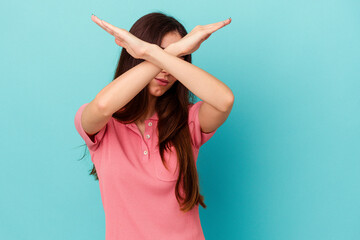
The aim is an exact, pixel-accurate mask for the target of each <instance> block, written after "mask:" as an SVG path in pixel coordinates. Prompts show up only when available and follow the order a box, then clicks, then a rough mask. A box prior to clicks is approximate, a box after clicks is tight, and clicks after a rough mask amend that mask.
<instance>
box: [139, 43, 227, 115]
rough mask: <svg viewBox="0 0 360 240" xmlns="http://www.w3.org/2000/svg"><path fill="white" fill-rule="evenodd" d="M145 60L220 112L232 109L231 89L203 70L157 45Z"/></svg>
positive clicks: (153, 46) (149, 50) (151, 47)
mask: <svg viewBox="0 0 360 240" xmlns="http://www.w3.org/2000/svg"><path fill="white" fill-rule="evenodd" d="M172 46H173V48H174V50H176V45H175V44H173V45H169V46H168V47H167V48H169V49H170V48H171V47H172ZM144 60H146V61H149V62H151V63H153V64H155V65H157V66H158V67H160V68H161V69H164V70H165V71H167V72H169V73H170V74H171V75H172V76H174V77H175V78H176V79H177V80H178V81H180V82H181V83H182V84H183V85H184V86H185V87H186V88H187V89H189V90H190V91H191V92H192V93H194V94H195V95H196V96H197V97H199V98H200V99H201V100H203V101H205V102H207V103H209V104H210V105H212V106H213V107H214V108H216V109H218V110H219V111H227V110H228V109H229V108H231V105H232V104H233V101H234V95H233V93H232V91H231V89H230V88H229V87H228V86H226V85H225V84H224V83H223V82H221V81H220V80H219V79H217V78H216V77H214V76H213V75H211V74H210V73H208V72H206V71H204V70H202V69H201V68H199V67H197V66H195V65H193V64H191V63H189V62H187V61H185V60H183V59H180V58H178V57H176V56H174V55H172V54H169V53H167V52H166V51H164V50H163V49H161V48H160V47H159V46H158V45H156V44H151V46H150V47H149V48H148V51H147V52H146V54H145V56H144Z"/></svg>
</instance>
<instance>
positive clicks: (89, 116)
mask: <svg viewBox="0 0 360 240" xmlns="http://www.w3.org/2000/svg"><path fill="white" fill-rule="evenodd" d="M92 20H93V21H94V22H95V23H96V24H98V25H99V26H100V27H101V28H103V29H104V30H105V31H106V32H108V33H109V34H111V35H112V36H114V37H115V43H116V44H118V45H119V46H121V47H123V48H125V49H126V51H127V52H128V53H129V54H130V55H131V56H133V57H134V58H137V59H144V60H146V61H144V62H142V63H140V64H138V65H137V66H135V67H133V68H132V69H130V70H128V71H127V72H125V73H124V74H122V75H121V76H119V77H118V78H117V79H115V80H114V81H112V82H111V83H110V84H108V85H107V86H106V87H105V88H104V89H102V90H101V91H100V92H99V93H98V94H97V96H96V98H95V99H94V100H93V101H91V102H90V103H89V104H88V105H87V106H86V108H85V109H84V111H83V114H82V126H83V128H84V130H85V132H87V133H88V134H89V135H90V136H91V135H93V134H96V133H97V132H98V131H99V130H100V129H102V127H103V126H104V125H105V124H106V123H107V122H108V120H109V119H110V118H111V115H112V114H113V113H114V112H116V111H117V110H118V109H120V108H122V107H123V106H125V105H126V104H127V103H128V102H129V101H130V100H131V99H132V98H133V97H134V96H136V94H137V93H138V92H140V91H141V90H142V89H143V88H144V87H146V86H148V91H149V92H150V93H151V94H150V95H151V96H150V98H151V99H152V100H151V99H150V100H151V102H150V103H151V108H150V109H149V111H148V114H147V116H146V118H148V117H150V116H151V115H152V114H153V111H154V104H155V101H154V100H153V99H156V97H157V96H160V95H161V94H163V93H164V92H165V91H166V90H167V89H168V88H170V87H171V86H169V85H168V86H166V87H163V86H161V87H159V86H157V85H156V84H155V83H156V81H155V80H154V78H155V77H156V76H159V77H166V76H167V77H169V78H171V80H175V79H177V80H178V81H180V82H181V83H182V84H183V85H184V86H185V87H187V88H188V89H189V90H190V91H191V92H193V93H194V94H195V95H196V96H198V97H199V98H200V99H202V100H203V101H204V103H203V104H202V105H201V107H200V110H199V121H200V125H201V129H202V131H203V132H212V131H214V130H215V129H217V128H218V127H219V126H220V125H221V124H222V123H223V122H224V121H225V120H226V118H227V117H228V115H229V113H230V111H231V108H232V105H233V102H234V95H233V93H232V91H231V90H230V88H228V87H227V86H226V85H225V84H224V83H223V82H221V81H220V80H219V79H217V78H216V77H214V76H213V75H211V74H209V73H208V72H206V71H204V70H202V69H200V68H198V67H197V66H195V65H193V64H191V63H188V62H186V61H184V60H183V59H181V58H180V57H181V56H184V55H187V54H191V53H193V52H194V51H196V50H197V49H198V48H199V47H200V45H201V44H202V42H203V41H205V40H206V39H208V38H209V37H210V35H211V34H212V33H214V32H215V31H217V30H219V29H220V28H222V27H224V26H226V25H228V24H229V23H230V22H231V19H230V18H229V19H227V20H225V21H220V22H217V23H212V24H208V25H198V26H196V27H195V28H194V29H193V30H192V31H191V32H190V33H188V34H187V35H186V36H185V37H183V38H181V39H179V37H177V36H176V34H175V35H174V34H173V35H169V36H166V38H165V37H164V38H163V43H162V44H164V46H163V47H165V49H162V48H161V47H159V46H158V45H156V44H150V43H148V42H145V41H143V40H141V39H139V38H137V37H135V36H134V35H133V34H131V33H130V32H128V31H127V30H125V29H122V28H118V27H115V26H113V25H111V24H110V23H108V22H106V21H104V20H100V19H99V18H97V17H95V16H92ZM176 40H177V41H176ZM170 75H171V76H170ZM154 81H155V83H154ZM166 88H167V89H166ZM146 118H145V119H146Z"/></svg>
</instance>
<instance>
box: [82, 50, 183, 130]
mask: <svg viewBox="0 0 360 240" xmlns="http://www.w3.org/2000/svg"><path fill="white" fill-rule="evenodd" d="M163 51H166V52H167V53H168V54H171V55H172V56H174V57H178V56H180V53H179V51H178V49H177V48H175V47H172V48H171V49H169V48H168V47H167V48H165V49H164V50H163ZM160 71H161V68H159V67H158V66H156V65H154V64H152V63H150V62H148V61H144V62H142V63H140V64H138V65H136V66H135V67H133V68H131V69H129V70H128V71H126V72H125V73H123V74H121V75H120V76H119V77H117V78H116V79H115V80H113V81H112V82H111V83H109V84H108V85H107V86H106V87H104V88H103V89H102V90H101V91H100V92H99V93H98V94H97V95H96V97H95V98H94V99H93V100H92V101H91V102H90V103H89V104H88V105H87V106H86V107H85V108H84V110H83V113H82V118H81V124H82V127H83V129H84V130H85V132H86V133H88V134H89V135H90V136H91V135H93V134H95V133H97V132H99V131H100V130H101V129H102V128H103V127H104V126H105V125H106V123H107V122H108V121H109V119H110V118H111V116H112V114H113V113H114V112H116V111H117V110H119V109H120V108H122V107H123V106H125V105H126V104H127V103H128V102H130V100H132V99H133V98H134V97H135V96H136V95H137V94H138V93H139V92H140V91H141V90H142V89H143V88H144V87H145V86H146V85H147V84H148V83H149V82H150V81H151V80H152V79H153V78H154V77H156V76H157V75H158V74H159V73H160Z"/></svg>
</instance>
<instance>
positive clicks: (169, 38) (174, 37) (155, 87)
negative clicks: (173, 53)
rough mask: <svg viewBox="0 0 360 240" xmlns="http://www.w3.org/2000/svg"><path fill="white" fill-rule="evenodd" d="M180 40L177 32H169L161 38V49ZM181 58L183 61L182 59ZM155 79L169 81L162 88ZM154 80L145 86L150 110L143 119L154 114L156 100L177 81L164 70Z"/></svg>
mask: <svg viewBox="0 0 360 240" xmlns="http://www.w3.org/2000/svg"><path fill="white" fill-rule="evenodd" d="M181 38H182V37H181V35H180V34H179V33H178V32H177V31H176V32H170V33H168V34H166V35H165V36H164V37H163V39H162V42H161V48H163V49H165V48H166V47H168V46H169V45H170V44H172V43H176V42H178V41H179V40H180V39H181ZM181 58H182V59H183V58H184V57H181ZM155 78H161V79H166V80H168V81H169V84H168V85H166V86H162V85H160V84H159V83H158V81H157V80H156V79H155ZM155 78H153V79H152V80H151V81H150V83H149V84H148V85H147V89H148V92H149V105H150V110H149V114H147V116H146V117H145V118H144V119H147V118H149V117H151V116H152V115H153V114H154V112H155V103H156V98H157V97H159V96H161V95H163V94H164V93H165V92H166V91H167V90H169V89H170V88H171V86H172V85H173V84H174V83H175V82H176V81H177V79H176V78H175V77H174V76H172V75H171V74H170V73H169V72H167V71H166V70H164V69H163V70H161V72H160V73H159V74H158V75H156V77H155ZM144 119H142V120H141V121H139V124H141V123H143V121H144Z"/></svg>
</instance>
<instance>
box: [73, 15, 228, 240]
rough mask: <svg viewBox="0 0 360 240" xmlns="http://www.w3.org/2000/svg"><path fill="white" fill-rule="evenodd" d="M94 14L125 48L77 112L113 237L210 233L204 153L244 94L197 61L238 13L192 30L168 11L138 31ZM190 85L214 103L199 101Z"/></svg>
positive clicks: (139, 24)
mask: <svg viewBox="0 0 360 240" xmlns="http://www.w3.org/2000/svg"><path fill="white" fill-rule="evenodd" d="M91 18H92V20H93V21H94V22H95V23H96V24H97V25H99V26H100V27H101V28H103V29H104V30H105V31H106V32H108V33H110V34H111V35H112V36H114V37H115V42H116V44H118V45H119V46H121V47H123V49H122V52H121V55H120V59H119V63H118V66H117V70H116V73H115V77H114V80H113V81H112V82H111V83H110V84H108V85H107V86H106V87H105V88H103V89H102V90H101V91H100V92H99V93H98V94H97V95H96V97H95V98H94V99H93V100H92V101H91V102H89V103H85V104H83V105H82V106H81V107H80V108H79V109H78V111H77V113H76V115H75V127H76V129H77V131H78V133H79V134H80V136H81V137H82V138H83V139H84V141H85V143H86V145H87V147H88V148H89V152H90V154H91V161H92V162H93V163H94V169H93V173H94V174H96V176H97V177H98V180H99V186H100V192H101V197H102V201H103V205H104V211H105V220H106V221H105V222H106V240H119V239H167V240H171V239H181V240H186V239H205V238H204V235H203V231H202V228H201V224H200V219H199V211H198V205H199V204H200V205H202V206H203V207H204V208H206V205H205V204H204V200H203V199H204V198H203V196H202V195H201V194H200V191H199V182H198V175H197V170H196V160H197V156H198V153H199V149H200V146H201V145H203V144H204V143H205V142H206V141H207V140H208V139H210V138H211V137H212V136H213V135H214V133H215V132H216V129H217V128H218V127H219V126H221V125H222V124H223V123H224V122H225V120H226V119H227V117H228V115H229V114H230V111H231V108H232V105H233V102H234V95H233V94H232V91H231V90H230V89H229V88H228V87H227V86H226V85H225V84H224V83H222V82H221V81H220V80H218V79H217V78H215V77H214V76H212V75H211V74H209V73H207V72H205V71H204V70H202V69H200V68H198V67H196V66H194V65H192V64H191V53H193V52H194V51H196V50H197V49H198V48H199V47H200V44H201V43H202V42H203V41H204V40H206V39H207V38H208V37H209V36H210V35H211V34H212V33H213V32H215V31H217V30H218V29H220V28H222V27H224V26H226V25H228V24H229V23H230V22H231V19H227V20H225V21H221V22H218V23H213V24H208V25H204V26H196V27H195V28H194V29H193V30H192V31H191V32H190V33H189V34H187V32H186V30H185V28H184V27H183V25H181V24H180V23H179V22H178V21H177V20H176V19H174V18H173V17H170V16H167V15H165V14H163V13H159V12H156V13H150V14H147V15H145V16H143V17H141V18H140V19H139V20H137V21H136V22H135V24H134V25H133V26H132V27H131V29H130V31H126V30H125V29H122V28H118V27H115V26H113V25H111V24H110V23H108V22H106V21H104V20H100V19H99V18H97V17H96V16H92V17H91ZM189 90H190V91H191V92H192V93H194V94H195V95H196V96H198V97H199V98H200V99H204V101H199V102H197V103H195V104H192V103H191V102H189V96H192V95H191V94H190V92H189Z"/></svg>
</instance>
